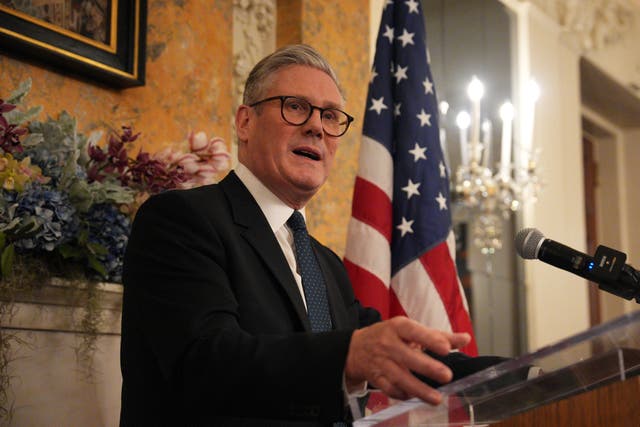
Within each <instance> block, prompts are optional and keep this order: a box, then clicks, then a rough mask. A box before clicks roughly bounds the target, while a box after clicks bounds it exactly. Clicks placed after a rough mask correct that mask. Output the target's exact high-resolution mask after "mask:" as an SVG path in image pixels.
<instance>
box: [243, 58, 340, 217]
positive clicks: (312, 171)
mask: <svg viewBox="0 0 640 427" xmlns="http://www.w3.org/2000/svg"><path fill="white" fill-rule="evenodd" d="M272 96H296V97H298V98H303V99H306V100H307V101H309V102H310V103H311V104H312V105H315V106H318V107H322V108H327V107H335V108H342V96H341V95H340V91H339V90H338V87H337V86H336V84H335V83H334V82H333V80H332V79H331V77H329V76H328V75H327V74H325V73H324V72H322V71H320V70H317V69H315V68H311V67H307V66H302V65H291V66H288V67H285V68H282V69H280V70H279V71H278V72H276V74H274V75H273V76H272V83H271V85H270V86H269V87H268V89H267V90H266V93H264V94H262V97H261V99H265V98H269V97H272ZM236 130H237V133H238V140H239V150H238V155H239V160H240V161H241V162H242V163H243V164H244V165H245V166H247V167H248V168H249V169H250V170H251V171H252V172H253V173H254V175H256V176H257V177H258V178H259V179H260V181H262V183H263V184H265V185H266V186H267V187H268V188H269V189H270V190H271V191H272V192H273V193H274V194H275V195H276V196H278V197H279V198H280V199H281V200H282V201H283V202H285V203H286V204H287V205H289V206H291V207H293V208H294V209H299V208H301V207H303V206H304V205H305V204H306V203H307V202H308V201H309V199H311V197H313V195H314V194H315V193H316V192H317V191H318V190H319V189H320V187H321V186H322V184H324V182H325V181H326V180H327V177H328V176H329V171H330V170H331V167H332V165H333V159H334V156H335V153H336V150H337V148H338V141H339V139H340V138H339V137H333V136H329V135H327V134H326V133H325V132H324V131H323V130H322V123H321V121H320V112H319V111H317V110H314V111H313V114H312V116H311V118H309V120H308V121H307V122H306V123H305V124H303V125H302V126H294V125H291V124H289V123H287V122H285V121H284V119H283V118H282V115H281V114H280V100H274V101H268V102H265V103H262V104H260V105H258V106H256V107H248V106H241V107H240V108H239V109H238V112H237V114H236Z"/></svg>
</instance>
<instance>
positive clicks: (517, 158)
mask: <svg viewBox="0 0 640 427" xmlns="http://www.w3.org/2000/svg"><path fill="white" fill-rule="evenodd" d="M467 94H468V96H469V100H470V101H471V114H470V113H469V112H467V111H460V112H459V113H458V114H457V116H456V125H457V127H458V129H459V131H460V165H459V166H458V168H457V170H456V172H455V176H454V182H453V200H454V202H455V203H456V205H457V206H459V207H462V209H464V210H465V211H466V212H467V214H468V216H470V219H471V224H472V229H471V236H472V238H473V242H474V244H475V246H477V247H478V248H479V249H480V251H481V252H482V253H483V254H485V255H490V254H493V253H495V251H496V250H499V249H501V248H502V223H503V221H504V220H506V219H509V217H510V215H511V213H512V212H516V211H517V210H518V209H520V208H521V207H522V205H523V203H525V202H528V201H535V199H536V196H537V194H538V192H539V189H540V181H539V178H538V176H537V172H536V167H537V158H538V154H539V151H538V150H534V149H533V148H532V142H533V139H532V136H533V123H534V113H535V103H536V101H537V99H538V97H539V94H540V90H539V88H538V85H537V84H536V83H535V81H533V80H531V81H530V82H529V85H528V87H527V88H526V90H525V98H524V99H523V101H524V102H522V103H521V104H522V111H520V112H519V114H518V115H517V120H519V121H518V122H517V125H519V126H522V132H519V134H520V135H521V138H520V140H519V141H517V142H518V143H517V144H513V141H512V135H513V124H514V118H516V111H515V108H514V106H513V105H512V104H511V103H510V102H509V101H507V102H505V103H504V104H503V105H502V106H501V107H500V110H499V115H500V119H501V122H502V138H501V141H500V157H499V158H498V159H496V160H497V161H495V162H494V167H493V168H492V166H491V158H492V141H491V136H492V132H493V129H492V128H493V125H492V123H491V121H490V120H488V119H484V120H482V121H481V119H482V116H481V112H480V104H481V100H482V98H483V96H484V85H483V84H482V82H481V81H480V80H479V79H478V78H477V77H475V76H474V77H473V79H472V80H471V83H469V86H468V88H467ZM448 108H449V107H448V104H447V103H446V102H442V103H441V104H440V112H441V114H442V115H443V116H444V115H446V114H447V110H448ZM444 139H445V134H444V130H442V133H441V140H442V141H443V142H444Z"/></svg>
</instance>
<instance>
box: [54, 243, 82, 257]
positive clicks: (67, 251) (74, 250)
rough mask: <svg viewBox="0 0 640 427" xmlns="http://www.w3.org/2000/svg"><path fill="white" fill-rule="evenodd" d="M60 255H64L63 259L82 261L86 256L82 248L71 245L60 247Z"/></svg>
mask: <svg viewBox="0 0 640 427" xmlns="http://www.w3.org/2000/svg"><path fill="white" fill-rule="evenodd" d="M58 253H59V254H60V255H62V257H63V258H72V259H82V258H83V256H84V253H83V251H82V249H81V248H79V247H77V246H71V245H60V246H58Z"/></svg>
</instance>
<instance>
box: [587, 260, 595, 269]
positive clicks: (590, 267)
mask: <svg viewBox="0 0 640 427" xmlns="http://www.w3.org/2000/svg"><path fill="white" fill-rule="evenodd" d="M595 265H596V264H595V263H594V262H593V261H591V262H589V265H588V266H587V268H588V269H589V270H593V267H595Z"/></svg>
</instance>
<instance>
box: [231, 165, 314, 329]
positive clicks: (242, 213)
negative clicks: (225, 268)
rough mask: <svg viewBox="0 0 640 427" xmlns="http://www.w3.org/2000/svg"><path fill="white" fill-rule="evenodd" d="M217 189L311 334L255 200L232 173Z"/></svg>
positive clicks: (295, 289) (299, 299)
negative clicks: (227, 202)
mask: <svg viewBox="0 0 640 427" xmlns="http://www.w3.org/2000/svg"><path fill="white" fill-rule="evenodd" d="M220 186H221V188H222V190H223V191H224V193H225V195H226V196H227V199H228V200H229V204H230V206H231V213H232V216H233V219H234V221H235V222H236V224H237V225H238V226H239V227H240V228H241V230H240V235H241V236H242V237H243V238H244V239H246V240H247V242H248V243H249V244H250V245H251V246H252V247H253V248H254V249H255V251H256V252H257V253H258V255H259V256H260V257H261V258H262V259H263V260H264V263H265V264H266V265H267V267H268V268H269V270H270V271H271V273H273V275H274V276H275V277H276V279H277V281H278V283H279V285H280V286H282V288H283V289H284V291H285V293H286V294H287V296H288V298H289V300H290V301H291V303H292V305H293V307H294V310H295V312H296V314H297V315H298V317H299V318H300V321H301V323H302V325H303V326H304V329H305V330H306V331H311V324H310V323H309V318H308V316H307V311H306V309H305V307H304V302H303V301H302V296H301V295H300V291H299V290H298V285H297V283H296V281H295V279H294V278H293V274H292V273H291V268H290V267H289V264H288V263H287V260H286V259H285V257H284V254H283V253H282V249H281V248H280V244H279V243H278V240H277V239H276V237H275V235H274V234H273V231H272V230H271V227H270V226H269V223H268V222H267V219H266V218H265V216H264V214H263V213H262V211H261V210H260V207H259V206H258V204H257V203H256V201H255V199H254V198H253V196H251V193H249V190H247V188H246V187H245V186H244V184H242V182H241V181H240V179H239V178H238V176H237V175H236V174H235V173H234V172H233V171H231V172H230V173H229V174H228V175H227V176H226V177H225V178H224V179H223V180H222V181H221V182H220Z"/></svg>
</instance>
